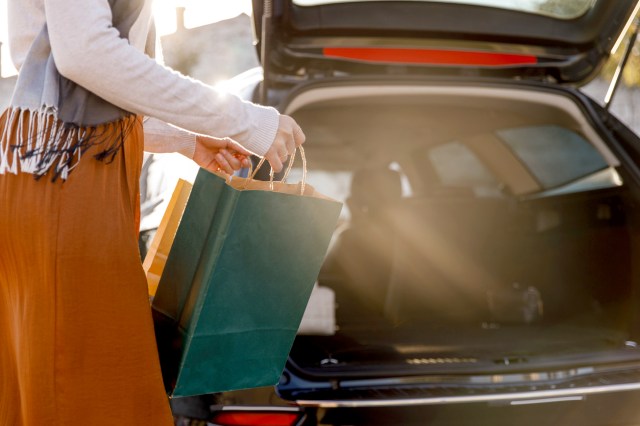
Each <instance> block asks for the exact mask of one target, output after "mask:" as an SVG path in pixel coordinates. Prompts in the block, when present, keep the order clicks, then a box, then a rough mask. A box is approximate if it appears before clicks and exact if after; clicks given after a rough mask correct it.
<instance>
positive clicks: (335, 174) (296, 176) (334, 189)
mask: <svg viewBox="0 0 640 426" xmlns="http://www.w3.org/2000/svg"><path fill="white" fill-rule="evenodd" d="M352 178H353V172H350V171H325V170H307V180H306V182H307V183H308V184H310V185H311V186H313V187H314V188H315V189H316V190H317V191H318V192H320V193H321V194H323V195H326V196H327V197H330V198H333V199H334V200H337V201H340V202H341V203H344V202H345V201H346V200H347V198H348V197H349V193H350V190H351V180H352ZM301 180H302V169H299V168H293V169H291V172H290V173H289V177H288V178H287V182H288V183H296V182H300V181H301ZM348 218H349V210H348V209H347V208H346V207H345V206H343V208H342V211H341V212H340V220H348Z"/></svg>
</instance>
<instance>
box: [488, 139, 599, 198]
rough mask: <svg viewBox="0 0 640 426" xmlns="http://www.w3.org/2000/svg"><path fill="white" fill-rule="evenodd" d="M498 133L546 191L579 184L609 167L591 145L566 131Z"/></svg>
mask: <svg viewBox="0 0 640 426" xmlns="http://www.w3.org/2000/svg"><path fill="white" fill-rule="evenodd" d="M496 133H497V135H498V137H499V138H500V139H502V140H503V141H504V143H505V144H507V146H508V147H509V148H511V150H512V151H513V152H514V154H515V155H516V156H517V157H518V158H519V159H520V160H521V161H522V162H523V163H524V164H525V165H526V166H527V168H528V169H529V171H531V173H532V174H533V175H534V176H535V177H536V179H537V180H538V182H540V184H541V185H542V186H543V187H544V188H545V189H548V188H554V187H558V186H561V185H564V184H567V183H570V182H573V181H576V180H578V179H581V178H583V177H585V176H589V175H591V174H593V173H595V172H597V171H600V170H602V169H605V168H607V167H608V165H607V163H606V161H605V159H604V158H603V157H602V155H601V154H600V153H599V152H598V150H596V148H595V147H594V146H593V145H592V144H591V143H589V142H587V141H586V140H585V139H584V138H583V137H582V136H580V135H578V134H577V133H575V132H573V131H571V130H569V129H566V128H563V127H558V126H535V127H520V128H515V129H505V130H499V131H498V132H496Z"/></svg>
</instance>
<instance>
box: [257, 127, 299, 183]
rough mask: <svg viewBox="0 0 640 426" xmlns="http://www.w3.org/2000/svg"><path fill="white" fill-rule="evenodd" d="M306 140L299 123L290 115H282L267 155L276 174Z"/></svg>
mask: <svg viewBox="0 0 640 426" xmlns="http://www.w3.org/2000/svg"><path fill="white" fill-rule="evenodd" d="M304 140H305V136H304V133H302V129H301V128H300V126H298V123H296V121H295V120H294V119H293V118H291V117H289V116H288V115H281V116H280V123H279V124H278V131H277V133H276V138H275V140H274V141H273V144H272V145H271V148H269V151H267V153H266V154H265V157H266V159H267V161H269V164H270V165H271V168H272V169H273V171H274V172H276V173H277V172H279V171H281V170H282V164H283V163H284V162H285V161H287V158H289V156H290V155H292V154H293V153H294V152H295V150H296V147H298V146H300V145H302V144H303V143H304Z"/></svg>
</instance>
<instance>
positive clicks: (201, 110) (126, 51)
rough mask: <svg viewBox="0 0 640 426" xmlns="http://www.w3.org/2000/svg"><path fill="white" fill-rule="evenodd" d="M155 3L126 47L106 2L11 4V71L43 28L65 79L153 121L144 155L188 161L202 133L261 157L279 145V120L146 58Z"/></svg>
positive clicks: (28, 0) (30, 0) (12, 0)
mask: <svg viewBox="0 0 640 426" xmlns="http://www.w3.org/2000/svg"><path fill="white" fill-rule="evenodd" d="M160 1H162V0H160ZM151 3H152V0H146V3H145V6H144V9H143V11H142V13H141V15H140V17H139V18H138V20H137V21H136V22H135V24H134V25H133V27H132V28H131V30H130V33H129V40H128V41H127V40H126V39H123V38H121V37H120V34H119V33H118V31H117V30H116V29H115V28H114V27H113V26H112V23H111V9H110V7H109V3H108V0H9V2H8V6H9V7H8V13H9V14H8V18H9V20H8V22H9V47H10V51H11V57H12V59H13V62H14V65H15V66H16V68H17V69H18V70H20V66H21V65H22V63H23V62H24V59H25V57H26V55H27V54H28V52H29V48H30V46H31V44H32V42H33V40H34V38H35V37H36V36H37V33H38V32H39V31H40V30H41V29H42V27H43V24H44V23H45V22H46V24H47V28H48V32H49V38H50V42H51V50H52V54H53V58H54V61H55V63H56V67H57V69H58V71H59V72H60V74H62V75H63V76H65V77H66V78H68V79H70V80H72V81H74V82H75V83H77V84H79V85H81V86H83V87H84V88H86V89H88V90H90V91H91V92H93V93H95V94H96V95H98V96H100V97H101V98H103V99H105V100H106V101H108V102H110V103H112V104H114V105H116V106H119V107H120V108H123V109H125V110H127V111H130V112H133V113H136V114H139V115H144V116H146V117H148V119H146V120H145V125H144V128H145V149H146V150H148V151H151V152H172V151H177V152H181V153H183V154H185V155H187V156H189V157H191V156H193V151H194V147H195V136H194V133H200V134H205V135H210V136H215V137H230V138H232V139H234V140H236V141H237V142H239V143H240V144H242V145H243V146H244V147H246V148H247V149H248V150H249V151H252V152H254V153H255V154H258V155H264V154H265V153H266V152H267V150H268V149H269V147H270V146H271V144H272V143H273V140H274V138H275V134H276V131H277V128H278V112H277V111H276V110H275V109H273V108H266V107H262V106H259V105H255V104H252V103H250V102H246V101H242V100H241V99H239V98H237V97H236V96H233V95H229V94H222V93H218V92H217V91H216V90H214V89H213V88H212V87H210V86H207V85H204V84H202V83H201V82H198V81H196V80H193V79H190V78H187V77H185V76H183V75H181V74H179V73H177V72H175V71H173V70H171V69H169V68H167V67H164V66H162V65H160V64H159V63H157V62H156V61H155V60H153V59H151V58H150V57H149V56H147V55H146V54H145V53H144V51H145V46H146V45H147V36H148V34H149V30H150V27H151V23H152V16H151ZM167 123H171V124H172V125H174V126H177V127H179V128H181V129H185V130H187V131H189V132H186V131H184V130H180V129H177V128H176V127H174V126H170V125H168V124H167ZM191 132H194V133H191Z"/></svg>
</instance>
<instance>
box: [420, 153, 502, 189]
mask: <svg viewBox="0 0 640 426" xmlns="http://www.w3.org/2000/svg"><path fill="white" fill-rule="evenodd" d="M427 155H428V158H429V160H430V162H431V164H432V165H433V169H434V171H435V173H436V175H437V176H438V178H439V180H440V183H441V184H443V185H445V186H452V187H467V188H471V189H473V191H474V193H475V194H476V195H477V196H492V195H500V191H499V189H498V188H499V183H498V181H497V180H496V178H495V177H494V176H493V175H492V174H491V172H490V171H489V169H488V168H487V167H486V166H485V165H484V164H483V163H482V161H481V160H480V159H479V158H478V157H477V156H476V155H475V154H474V153H473V151H471V150H470V149H469V148H468V147H467V146H465V145H463V144H462V143H460V142H457V141H452V142H448V143H445V144H442V145H438V146H436V147H434V148H431V149H430V150H429V151H428V154H427Z"/></svg>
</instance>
